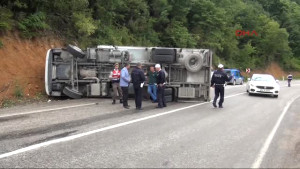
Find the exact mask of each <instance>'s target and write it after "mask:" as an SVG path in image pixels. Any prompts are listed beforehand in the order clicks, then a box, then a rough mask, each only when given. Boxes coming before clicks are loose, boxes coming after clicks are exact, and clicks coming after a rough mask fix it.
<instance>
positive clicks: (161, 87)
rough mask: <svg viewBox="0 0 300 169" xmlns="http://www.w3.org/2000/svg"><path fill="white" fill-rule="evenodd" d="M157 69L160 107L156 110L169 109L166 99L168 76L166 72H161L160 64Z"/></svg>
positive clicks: (156, 66)
mask: <svg viewBox="0 0 300 169" xmlns="http://www.w3.org/2000/svg"><path fill="white" fill-rule="evenodd" d="M155 69H156V71H157V72H158V75H157V80H156V82H157V101H158V106H157V107H156V108H163V107H167V105H166V99H165V82H166V75H165V72H164V71H162V70H161V67H160V65H159V64H156V65H155Z"/></svg>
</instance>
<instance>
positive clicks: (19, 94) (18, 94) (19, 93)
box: [14, 85, 24, 99]
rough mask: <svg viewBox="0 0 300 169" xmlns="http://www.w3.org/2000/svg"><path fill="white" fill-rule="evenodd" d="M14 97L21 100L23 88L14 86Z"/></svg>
mask: <svg viewBox="0 0 300 169" xmlns="http://www.w3.org/2000/svg"><path fill="white" fill-rule="evenodd" d="M14 96H15V97H16V98H18V99H21V98H23V96H24V92H23V88H22V87H21V86H19V85H16V86H15V91H14Z"/></svg>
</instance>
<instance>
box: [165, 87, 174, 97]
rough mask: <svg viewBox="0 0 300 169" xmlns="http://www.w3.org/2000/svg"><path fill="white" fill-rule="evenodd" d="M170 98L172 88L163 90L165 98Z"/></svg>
mask: <svg viewBox="0 0 300 169" xmlns="http://www.w3.org/2000/svg"><path fill="white" fill-rule="evenodd" d="M170 95H171V96H172V95H173V90H172V88H166V89H165V96H170Z"/></svg>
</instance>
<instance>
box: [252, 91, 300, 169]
mask: <svg viewBox="0 0 300 169" xmlns="http://www.w3.org/2000/svg"><path fill="white" fill-rule="evenodd" d="M299 97H300V96H297V97H294V98H293V99H291V100H290V101H289V102H288V103H287V104H286V106H285V107H284V109H283V111H282V113H281V115H280V116H279V118H278V120H277V122H276V124H275V126H274V127H273V129H272V131H271V133H270V134H269V136H268V137H267V139H266V141H265V143H264V145H263V147H262V148H261V149H260V151H259V154H258V156H257V157H256V159H255V161H254V163H253V164H252V167H251V168H260V165H261V163H262V161H263V159H264V156H265V155H266V153H267V151H268V149H269V146H270V144H271V142H272V140H273V138H274V136H275V134H276V131H277V130H278V128H279V125H280V123H281V121H282V119H283V117H284V116H285V114H286V112H287V111H288V109H289V108H290V106H291V104H292V103H293V102H294V101H295V100H296V99H298V98H299Z"/></svg>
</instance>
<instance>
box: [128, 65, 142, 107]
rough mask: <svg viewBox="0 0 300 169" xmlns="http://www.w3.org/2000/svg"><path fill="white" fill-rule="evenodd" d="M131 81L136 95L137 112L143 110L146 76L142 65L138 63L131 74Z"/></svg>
mask: <svg viewBox="0 0 300 169" xmlns="http://www.w3.org/2000/svg"><path fill="white" fill-rule="evenodd" d="M131 79H132V83H133V88H134V94H135V107H136V109H137V110H142V95H143V85H144V82H145V75H144V72H143V70H142V64H141V63H138V64H137V66H136V67H135V68H134V69H133V71H132V73H131Z"/></svg>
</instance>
